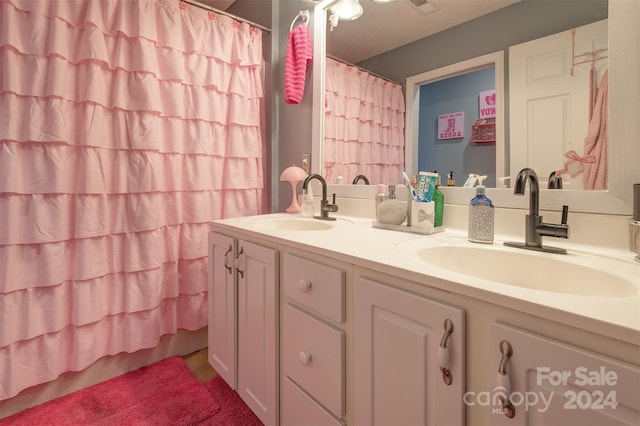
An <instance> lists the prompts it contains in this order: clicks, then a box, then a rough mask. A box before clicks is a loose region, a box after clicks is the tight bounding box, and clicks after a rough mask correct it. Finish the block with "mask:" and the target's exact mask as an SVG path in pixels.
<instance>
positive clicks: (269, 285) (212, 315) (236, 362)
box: [208, 232, 279, 425]
mask: <svg viewBox="0 0 640 426" xmlns="http://www.w3.org/2000/svg"><path fill="white" fill-rule="evenodd" d="M278 270H279V268H278V251H277V250H275V249H272V248H269V247H265V246H262V245H259V244H256V243H254V242H250V241H247V240H243V239H234V238H232V237H230V236H228V235H224V234H221V233H217V232H210V233H209V296H208V297H209V299H208V300H209V331H208V333H209V334H208V343H209V363H210V364H211V365H212V366H213V367H214V368H215V370H216V371H217V372H218V373H219V374H220V375H221V376H222V377H223V378H224V380H225V381H226V382H227V383H228V384H229V386H231V387H232V388H233V389H235V390H236V391H237V392H238V394H239V395H240V396H241V397H242V399H243V400H244V401H245V403H246V404H247V405H248V406H249V407H250V408H251V410H252V411H253V412H254V413H255V414H256V415H257V416H258V417H259V418H260V420H261V421H262V422H263V423H264V424H267V425H275V424H277V423H278V359H277V345H278V344H277V342H278V341H277V335H278V332H277V330H278V321H277V318H278Z"/></svg>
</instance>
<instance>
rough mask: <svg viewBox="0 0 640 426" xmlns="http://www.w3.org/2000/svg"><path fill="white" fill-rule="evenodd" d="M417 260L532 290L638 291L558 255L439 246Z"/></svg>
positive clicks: (594, 294)
mask: <svg viewBox="0 0 640 426" xmlns="http://www.w3.org/2000/svg"><path fill="white" fill-rule="evenodd" d="M549 256H556V257H554V258H550V257H549ZM418 257H419V258H420V259H421V260H423V261H424V262H426V263H429V264H432V265H433V266H437V267H440V268H444V269H447V270H450V271H452V272H457V273H460V274H464V275H469V276H472V277H475V278H480V279H483V280H488V281H494V282H499V283H501V284H507V285H511V286H518V287H523V288H528V289H533V290H541V291H548V292H553V293H564V294H573V295H580V296H592V297H629V296H633V295H634V294H636V293H637V291H638V289H637V287H636V285H634V284H633V282H630V281H629V280H626V279H625V278H623V277H620V276H618V275H614V274H610V273H608V272H605V271H601V270H599V269H594V268H590V267H588V266H582V265H579V264H576V263H570V262H567V261H565V260H562V255H548V254H545V255H544V256H539V255H535V254H533V253H529V252H527V251H522V252H511V251H506V250H496V249H491V248H475V247H455V246H453V247H452V246H441V247H430V248H424V249H422V250H419V251H418Z"/></svg>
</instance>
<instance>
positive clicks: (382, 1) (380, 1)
mask: <svg viewBox="0 0 640 426" xmlns="http://www.w3.org/2000/svg"><path fill="white" fill-rule="evenodd" d="M371 1H372V2H374V3H391V2H392V1H395V0H371Z"/></svg>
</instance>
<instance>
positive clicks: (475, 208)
mask: <svg viewBox="0 0 640 426" xmlns="http://www.w3.org/2000/svg"><path fill="white" fill-rule="evenodd" d="M484 179H486V176H479V177H478V187H477V188H476V196H475V197H473V198H472V199H471V203H470V204H469V241H471V242H472V243H484V244H492V243H493V219H494V210H493V203H492V202H491V200H490V199H489V198H487V196H486V195H484V185H483V184H482V182H483V180H484Z"/></svg>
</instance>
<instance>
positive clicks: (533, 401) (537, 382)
mask: <svg viewBox="0 0 640 426" xmlns="http://www.w3.org/2000/svg"><path fill="white" fill-rule="evenodd" d="M491 345H492V347H494V348H495V359H496V366H498V368H501V367H500V366H502V370H503V371H502V372H501V373H504V374H499V375H498V376H497V377H498V378H497V379H496V382H498V381H500V382H502V383H503V384H505V385H508V388H509V389H510V394H511V397H510V400H511V406H512V407H513V411H512V412H511V414H512V415H513V417H511V418H510V417H508V416H507V413H508V412H509V410H504V409H502V407H501V405H502V404H498V405H499V406H491V412H492V417H491V420H490V423H491V424H492V425H536V426H538V425H540V426H544V425H585V426H586V425H594V426H595V425H613V424H616V425H638V424H640V394H639V393H638V391H639V390H640V368H638V367H637V366H632V365H629V364H626V363H623V362H620V361H618V360H615V359H612V358H609V357H606V356H602V355H600V354H597V353H595V352H591V351H587V350H584V349H582V348H579V347H576V346H572V345H567V344H565V343H562V342H559V341H556V340H554V339H550V338H548V337H545V336H541V335H538V334H534V333H531V332H529V331H526V330H522V329H519V328H516V327H511V326H508V325H505V324H501V323H494V324H493V325H492V327H491ZM501 348H502V349H501ZM503 354H504V355H503ZM503 387H505V388H506V387H507V386H503Z"/></svg>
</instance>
